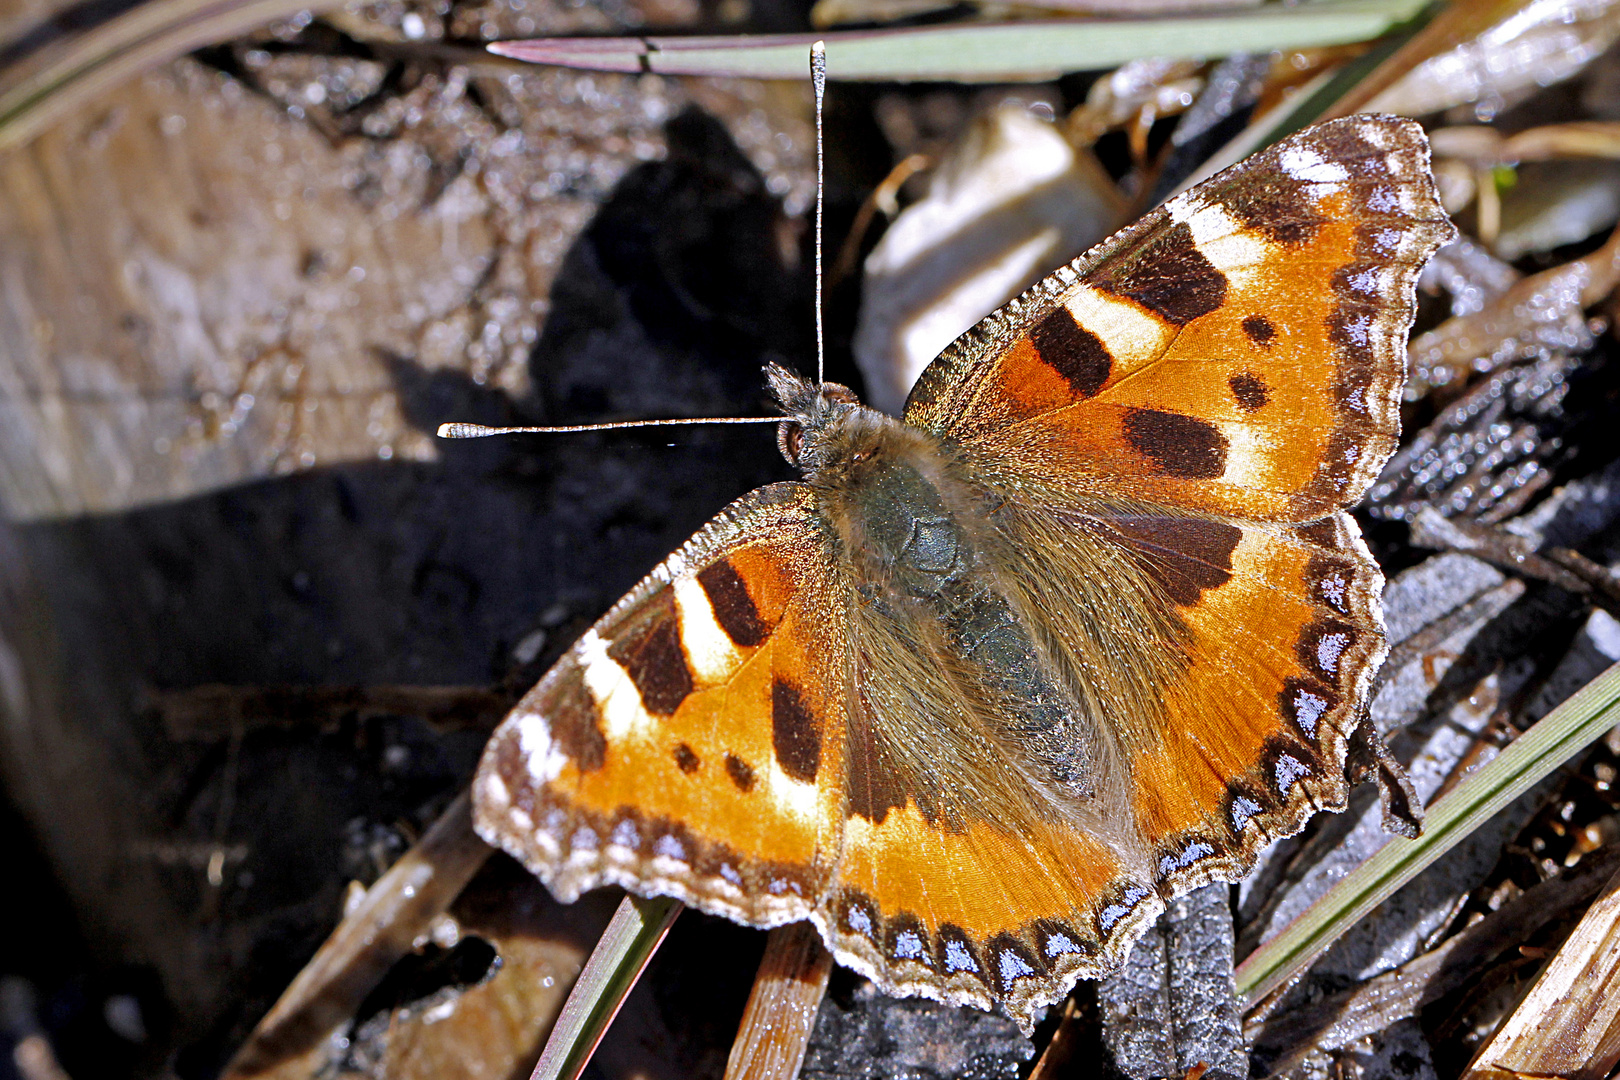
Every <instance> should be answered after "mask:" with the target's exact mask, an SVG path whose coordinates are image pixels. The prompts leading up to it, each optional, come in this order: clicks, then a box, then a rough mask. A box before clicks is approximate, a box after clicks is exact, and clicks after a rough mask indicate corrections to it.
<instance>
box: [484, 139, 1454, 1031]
mask: <svg viewBox="0 0 1620 1080" xmlns="http://www.w3.org/2000/svg"><path fill="white" fill-rule="evenodd" d="M1428 163H1429V152H1428V143H1427V141H1426V139H1425V137H1424V135H1423V132H1422V129H1421V128H1420V127H1419V126H1418V125H1417V124H1415V123H1413V122H1411V121H1408V120H1403V119H1399V118H1396V117H1390V116H1357V117H1352V118H1349V119H1345V120H1337V121H1332V122H1329V123H1325V124H1322V125H1319V126H1317V127H1315V128H1311V129H1309V130H1306V131H1304V132H1302V133H1300V134H1297V135H1294V136H1292V137H1291V138H1288V139H1286V140H1284V141H1282V142H1280V143H1278V144H1276V145H1274V146H1273V147H1271V148H1270V149H1268V150H1266V151H1264V152H1262V153H1260V154H1257V155H1255V156H1254V157H1252V158H1250V159H1249V160H1247V161H1246V162H1243V163H1241V164H1239V165H1237V166H1234V167H1233V168H1230V169H1228V170H1226V171H1225V172H1223V173H1221V174H1219V175H1218V176H1216V177H1214V178H1212V179H1211V180H1209V181H1207V182H1205V183H1203V184H1201V185H1199V186H1198V187H1196V188H1194V189H1192V190H1191V191H1189V192H1187V193H1185V194H1183V195H1180V196H1178V197H1176V198H1174V199H1172V200H1170V201H1169V202H1167V203H1165V204H1164V205H1163V206H1161V207H1159V208H1158V209H1155V210H1153V211H1152V212H1150V213H1148V214H1147V215H1146V216H1145V217H1143V218H1142V219H1140V220H1139V221H1138V222H1137V223H1136V224H1134V225H1132V226H1130V227H1128V228H1126V229H1125V230H1123V231H1121V232H1120V233H1118V234H1116V235H1115V236H1113V237H1111V238H1110V239H1108V240H1106V241H1104V242H1103V243H1101V244H1099V245H1098V246H1096V247H1095V248H1093V249H1092V250H1090V251H1088V252H1087V253H1085V254H1084V255H1082V256H1080V257H1079V258H1077V259H1076V260H1074V261H1073V262H1072V263H1070V264H1069V265H1067V266H1064V267H1061V268H1060V269H1058V270H1057V271H1056V272H1054V273H1053V274H1051V275H1050V276H1048V277H1047V278H1046V279H1045V280H1043V281H1041V282H1040V283H1038V284H1037V285H1035V286H1034V287H1032V288H1031V289H1029V290H1028V291H1027V292H1025V293H1024V294H1023V295H1021V296H1019V297H1018V298H1017V299H1015V300H1013V301H1011V302H1010V303H1008V304H1007V305H1005V306H1004V307H1002V308H1001V309H1000V310H998V311H996V312H994V313H993V314H991V315H989V316H987V317H986V318H985V319H984V320H983V321H982V322H980V323H979V324H978V325H977V326H975V327H974V328H973V329H972V330H970V331H968V332H967V333H966V334H964V335H963V336H962V337H961V338H959V339H958V340H957V341H956V342H955V343H954V344H952V345H951V346H950V347H948V348H947V349H946V350H945V351H944V352H943V353H941V354H940V356H939V357H938V358H937V359H936V360H935V361H934V362H933V363H932V364H931V365H930V366H929V367H928V368H927V369H926V370H925V371H924V373H923V375H922V377H921V378H920V380H919V381H918V383H917V385H916V386H915V387H914V388H913V390H912V391H911V395H910V398H909V399H908V401H907V403H906V406H905V410H904V414H903V416H902V417H901V418H899V419H895V418H893V417H889V416H886V415H883V414H881V413H878V412H875V411H873V410H871V409H868V408H866V407H864V406H862V405H861V404H860V403H859V402H858V401H857V400H856V397H855V395H854V394H853V393H851V392H850V391H849V390H848V389H847V388H845V387H843V386H839V385H836V384H831V383H820V384H818V383H815V382H812V381H807V380H805V379H802V378H800V377H798V376H797V375H794V374H792V373H791V372H789V371H787V370H785V369H783V368H780V367H775V366H773V367H770V368H768V369H767V372H766V375H767V381H768V383H769V386H770V390H771V392H772V393H773V394H774V395H775V397H776V400H777V401H778V402H779V403H780V406H781V409H782V412H783V414H784V419H783V421H782V422H781V425H780V427H779V431H778V443H779V445H780V448H781V451H782V453H783V455H784V456H785V457H786V458H787V460H788V461H789V462H791V463H792V464H793V465H795V466H797V467H798V469H799V470H800V472H801V474H802V477H803V478H802V479H801V480H799V481H796V482H790V483H778V484H772V485H769V486H766V487H763V488H760V489H758V490H756V491H754V492H752V493H750V494H748V495H746V496H744V497H743V498H741V499H739V500H737V501H736V502H734V503H732V504H731V505H730V506H729V507H727V508H726V509H725V510H724V511H723V512H721V513H720V515H719V516H718V517H716V518H715V519H714V520H713V521H712V522H710V523H709V524H708V525H707V526H706V527H705V528H704V529H703V530H702V531H700V532H699V533H698V534H697V535H696V536H694V537H693V538H692V539H691V540H690V541H688V542H687V543H686V544H685V545H684V546H683V547H681V548H680V549H679V550H678V551H676V552H675V553H674V554H672V555H671V556H670V557H669V558H668V559H667V560H665V561H664V562H663V563H662V564H661V565H660V566H658V567H657V568H656V569H655V570H653V571H652V572H651V573H650V574H649V575H648V576H647V577H646V579H645V580H643V581H642V582H641V583H640V584H639V585H637V586H636V588H635V589H634V590H632V591H631V592H630V594H629V595H627V596H626V597H624V598H623V599H622V600H620V601H619V602H618V603H617V604H616V605H615V606H614V607H613V608H612V610H610V611H609V612H608V613H607V614H606V615H605V616H604V617H603V618H602V619H601V620H600V621H599V622H597V623H596V624H595V625H594V626H593V627H592V628H591V629H589V630H588V631H586V633H585V634H584V636H583V637H581V638H580V639H579V641H578V642H576V643H575V644H574V645H573V647H572V648H571V649H569V651H568V652H567V653H566V654H565V655H564V656H563V657H562V659H561V660H559V661H558V662H557V664H556V665H555V666H554V667H552V668H551V670H550V671H549V672H548V673H547V674H546V675H545V676H544V677H543V678H542V679H541V680H540V682H539V683H538V685H536V686H535V687H534V689H533V690H531V691H530V692H529V693H528V694H527V695H526V696H525V697H524V698H523V699H522V701H521V702H520V703H519V704H518V706H517V707H516V708H515V709H514V710H513V712H512V713H511V715H510V716H508V717H507V719H506V720H505V721H504V722H503V723H502V724H501V726H500V727H499V729H498V730H497V731H496V732H495V734H494V735H493V737H492V738H491V740H490V742H489V744H488V747H487V748H486V750H485V752H484V756H483V759H482V762H481V764H480V766H479V770H478V775H477V778H476V780H475V782H474V789H473V790H474V800H475V815H476V822H477V827H478V829H479V832H480V833H481V835H483V836H484V837H485V838H486V839H487V840H489V841H490V842H492V843H493V844H495V845H497V846H499V847H501V848H503V849H505V850H506V851H507V852H509V853H511V854H512V855H514V856H516V857H517V858H518V859H520V860H521V861H522V862H523V863H524V865H526V866H527V867H528V868H529V869H530V870H532V871H533V872H534V873H535V874H536V875H538V876H539V877H540V878H541V879H542V880H543V881H544V882H545V883H546V885H547V886H549V887H550V889H551V891H552V892H553V893H554V894H555V895H556V896H557V898H558V899H560V900H563V901H571V900H573V899H575V898H576V897H578V896H579V895H580V894H581V893H582V892H584V891H586V890H588V889H592V888H595V887H597V886H601V885H607V884H614V885H620V886H623V887H624V888H626V889H629V890H632V891H634V892H637V893H641V894H644V895H666V896H673V897H678V898H679V899H681V900H683V901H685V902H686V903H688V904H690V905H692V906H694V907H697V908H700V909H702V910H704V911H707V912H712V913H715V914H719V915H724V916H727V917H729V918H732V919H735V920H737V921H739V922H743V923H747V924H749V925H753V926H760V927H769V926H777V925H781V924H785V923H789V922H794V921H798V920H804V919H808V920H811V921H812V922H813V923H814V924H815V926H816V927H817V928H818V930H819V931H820V934H821V937H822V938H823V940H824V941H825V942H826V945H827V947H828V948H829V949H830V950H831V951H832V953H833V955H834V956H835V957H836V958H837V960H838V961H839V962H841V963H843V964H845V965H847V966H849V967H851V968H854V969H856V970H857V971H860V972H862V973H864V974H865V975H867V976H868V977H870V978H871V979H872V980H873V981H874V982H875V983H876V984H877V985H878V986H879V987H880V988H881V989H883V990H885V991H887V992H889V993H891V994H898V995H911V994H917V995H923V996H925V997H929V998H933V999H936V1000H939V1001H943V1002H948V1003H953V1004H965V1005H974V1006H978V1007H980V1008H985V1009H990V1008H995V1007H1000V1008H1001V1009H1003V1010H1004V1011H1005V1012H1006V1013H1007V1014H1008V1015H1009V1016H1011V1017H1012V1018H1013V1019H1014V1020H1016V1021H1018V1022H1019V1023H1020V1024H1021V1025H1022V1026H1023V1027H1024V1029H1025V1030H1026V1031H1028V1030H1029V1029H1030V1028H1031V1027H1032V1025H1033V1023H1034V1022H1035V1019H1036V1018H1037V1016H1038V1013H1039V1009H1040V1008H1041V1007H1042V1006H1043V1005H1046V1004H1049V1003H1051V1002H1054V1001H1056V1000H1059V999H1060V998H1061V997H1062V996H1063V995H1064V994H1066V993H1067V992H1068V990H1069V989H1070V988H1071V987H1072V986H1073V984H1074V982H1075V981H1076V980H1077V979H1078V978H1081V977H1097V976H1101V975H1104V974H1106V973H1108V972H1110V971H1112V970H1114V969H1116V968H1117V967H1118V966H1119V965H1120V964H1121V963H1122V961H1123V959H1124V957H1125V955H1126V954H1127V953H1128V951H1129V949H1130V947H1131V945H1132V943H1133V942H1134V941H1135V940H1136V939H1137V937H1139V936H1140V935H1141V933H1142V932H1143V931H1144V930H1145V929H1146V928H1147V926H1149V925H1150V924H1151V923H1152V921H1153V920H1154V919H1155V918H1156V917H1157V915H1158V914H1159V913H1160V912H1161V911H1162V910H1163V908H1164V905H1165V902H1166V901H1167V900H1168V899H1169V898H1172V897H1174V896H1176V895H1179V894H1182V893H1185V892H1187V891H1189V890H1191V889H1193V888H1195V887H1197V886H1200V885H1203V884H1205V883H1208V882H1212V881H1236V880H1239V879H1241V878H1242V877H1243V876H1244V875H1245V874H1246V873H1247V872H1248V871H1249V869H1250V868H1251V867H1252V865H1253V863H1254V860H1255V857H1256V855H1257V853H1258V852H1259V851H1260V849H1261V848H1262V847H1264V846H1265V845H1267V844H1268V843H1270V842H1271V841H1273V840H1275V839H1277V838H1279V837H1283V836H1288V835H1291V834H1293V833H1296V832H1298V831H1299V830H1300V829H1301V828H1303V827H1304V824H1305V822H1306V821H1307V819H1308V818H1310V816H1311V815H1312V814H1314V813H1315V812H1316V811H1318V810H1340V809H1343V807H1344V805H1345V798H1346V792H1347V789H1348V786H1349V783H1350V781H1351V779H1352V774H1354V775H1360V774H1365V773H1377V774H1380V775H1381V776H1382V777H1383V778H1384V780H1385V781H1386V788H1387V789H1388V790H1390V791H1393V792H1395V793H1396V794H1395V799H1396V801H1397V803H1398V802H1399V799H1400V797H1401V796H1400V792H1402V791H1405V792H1406V793H1407V797H1408V798H1410V788H1409V786H1407V787H1404V788H1403V787H1402V784H1401V782H1402V781H1403V779H1404V777H1403V776H1402V774H1401V773H1400V767H1399V765H1398V764H1396V763H1395V762H1394V760H1393V759H1392V758H1391V757H1390V756H1389V753H1388V751H1387V750H1386V749H1385V748H1384V746H1383V743H1382V741H1381V740H1380V738H1379V736H1378V735H1377V733H1376V731H1375V730H1374V729H1373V728H1372V727H1371V725H1370V723H1369V721H1368V720H1367V717H1366V707H1367V701H1368V695H1369V687H1370V684H1371V682H1372V678H1373V675H1374V672H1375V671H1376V670H1377V668H1378V666H1379V664H1380V663H1381V662H1382V660H1383V657H1384V655H1385V652H1386V644H1385V636H1384V625H1383V618H1382V615H1381V613H1380V610H1379V597H1380V592H1381V589H1382V586H1383V577H1382V575H1381V573H1380V571H1379V568H1378V565H1377V563H1376V562H1375V561H1374V560H1373V558H1372V556H1371V554H1370V553H1369V551H1368V549H1367V546H1366V544H1365V543H1364V542H1363V540H1362V537H1361V535H1360V532H1359V529H1358V527H1357V525H1356V523H1355V521H1354V519H1352V518H1351V517H1350V516H1349V515H1348V514H1347V513H1346V512H1345V509H1346V508H1347V507H1349V506H1351V505H1353V504H1354V503H1356V502H1357V501H1358V500H1359V499H1360V498H1361V497H1362V495H1363V493H1364V492H1365V490H1366V489H1367V487H1368V485H1369V484H1370V483H1371V482H1372V480H1373V479H1374V478H1375V477H1376V476H1377V475H1378V472H1379V469H1380V467H1381V466H1382V465H1383V463H1384V462H1385V461H1386V460H1387V459H1388V457H1389V456H1390V454H1391V452H1392V451H1393V450H1394V448H1395V445H1396V437H1397V433H1398V430H1399V397H1400V391H1401V387H1402V383H1403V381H1404V377H1405V344H1406V335H1407V332H1408V330H1409V329H1410V327H1411V323H1412V319H1413V313H1414V307H1415V304H1414V290H1415V279H1416V276H1417V273H1418V271H1419V269H1420V268H1421V267H1422V265H1423V263H1424V262H1425V261H1426V260H1427V259H1428V257H1429V256H1430V255H1431V254H1432V253H1433V252H1434V250H1435V249H1436V248H1437V247H1438V246H1439V245H1441V244H1442V243H1444V242H1446V241H1447V240H1449V239H1450V238H1451V237H1452V236H1453V235H1454V234H1455V230H1454V229H1453V227H1452V225H1451V223H1450V221H1449V219H1448V218H1447V217H1446V214H1445V212H1444V211H1443V209H1442V208H1441V206H1440V204H1439V201H1438V199H1437V197H1436V194H1435V189H1434V184H1433V180H1432V177H1431V174H1430V172H1429V164H1428ZM1417 809H1418V808H1417V807H1416V806H1415V805H1412V806H1407V807H1404V808H1402V807H1397V812H1396V814H1395V817H1396V819H1401V818H1405V819H1408V820H1410V819H1412V818H1413V817H1415V814H1416V813H1417Z"/></svg>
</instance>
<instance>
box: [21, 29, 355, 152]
mask: <svg viewBox="0 0 1620 1080" xmlns="http://www.w3.org/2000/svg"><path fill="white" fill-rule="evenodd" d="M341 3H342V0H153V2H149V3H145V4H140V5H138V6H136V7H135V8H133V9H131V10H130V11H127V12H125V13H124V14H122V15H118V16H116V17H114V18H112V19H108V20H107V21H106V22H105V23H103V24H101V25H99V26H96V27H94V28H93V29H90V30H87V31H84V32H83V33H81V34H78V35H77V36H75V37H72V38H70V39H69V40H67V41H66V42H64V43H63V44H62V45H61V46H60V48H59V50H57V52H56V55H55V56H52V57H49V58H44V59H42V60H41V61H40V62H39V63H38V64H37V66H35V67H34V70H32V71H31V72H29V73H28V74H27V75H25V76H24V77H23V78H22V79H21V80H19V81H18V82H17V83H15V84H14V85H12V86H9V87H5V88H3V89H0V149H5V148H6V147H8V146H14V145H17V144H18V143H22V142H25V141H27V140H28V139H30V138H32V137H33V136H34V135H36V134H38V133H39V132H40V131H41V130H42V129H43V128H44V127H45V126H46V125H48V124H50V123H51V122H52V121H53V120H55V119H57V118H58V117H60V116H62V115H63V114H65V113H66V112H67V111H69V110H71V109H72V108H73V107H74V106H75V105H77V104H80V103H82V102H83V101H84V100H85V99H86V98H88V97H91V96H93V95H95V94H98V93H101V92H102V91H104V90H108V89H110V88H112V87H114V86H117V85H118V84H119V83H120V82H123V81H124V80H125V79H128V78H130V77H132V76H134V75H137V74H139V73H140V72H142V71H145V70H146V69H147V68H150V67H155V66H156V65H158V64H161V63H163V62H164V61H167V60H172V59H174V58H175V57H177V56H182V55H184V54H185V53H188V52H190V51H191V50H192V49H196V48H200V47H202V46H204V45H212V44H213V43H214V42H217V41H225V40H227V39H229V38H232V37H236V36H237V35H239V34H245V33H247V32H248V31H249V30H254V29H257V28H258V27H260V26H263V25H264V24H266V23H269V22H274V21H275V20H277V19H284V18H288V17H290V16H293V15H296V14H298V13H299V12H300V11H314V12H316V13H319V12H321V11H324V10H328V9H331V8H335V7H338V6H340V4H341Z"/></svg>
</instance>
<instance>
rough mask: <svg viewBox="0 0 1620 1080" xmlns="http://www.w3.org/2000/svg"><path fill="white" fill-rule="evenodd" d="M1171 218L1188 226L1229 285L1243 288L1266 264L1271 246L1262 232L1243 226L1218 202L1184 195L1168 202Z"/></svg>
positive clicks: (1205, 256) (1204, 253) (1166, 205)
mask: <svg viewBox="0 0 1620 1080" xmlns="http://www.w3.org/2000/svg"><path fill="white" fill-rule="evenodd" d="M1165 210H1166V211H1167V212H1168V213H1169V214H1170V220H1171V221H1174V222H1177V223H1178V224H1181V225H1185V226H1187V230H1188V231H1189V232H1191V233H1192V235H1193V241H1194V242H1195V243H1196V244H1197V245H1198V251H1199V253H1200V254H1202V255H1203V256H1204V258H1206V259H1208V260H1209V262H1210V265H1212V266H1214V267H1215V269H1217V270H1219V271H1220V272H1221V273H1222V274H1224V275H1226V280H1227V285H1228V287H1229V288H1239V289H1240V288H1242V287H1243V286H1244V285H1246V284H1248V281H1249V278H1250V277H1252V276H1253V275H1254V274H1255V272H1256V271H1257V270H1258V269H1259V268H1260V267H1261V266H1262V265H1264V264H1265V262H1266V260H1267V258H1268V257H1270V249H1269V246H1268V245H1267V243H1266V241H1265V239H1264V238H1263V237H1262V236H1261V235H1260V233H1259V232H1258V231H1256V230H1253V229H1248V228H1245V227H1244V226H1243V224H1242V223H1241V222H1239V221H1238V220H1237V219H1236V218H1234V217H1233V216H1232V215H1231V214H1229V213H1228V212H1227V211H1226V208H1225V207H1223V206H1221V205H1220V204H1219V203H1216V202H1209V201H1206V200H1204V199H1201V198H1198V199H1195V198H1191V197H1189V196H1182V197H1181V198H1179V199H1174V200H1172V201H1171V202H1169V203H1166V204H1165Z"/></svg>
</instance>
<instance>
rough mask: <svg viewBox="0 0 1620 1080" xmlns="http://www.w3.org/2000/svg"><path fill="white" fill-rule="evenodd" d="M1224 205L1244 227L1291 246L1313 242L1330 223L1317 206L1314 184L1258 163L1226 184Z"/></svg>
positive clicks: (1222, 202) (1274, 241)
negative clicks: (1320, 230)
mask: <svg viewBox="0 0 1620 1080" xmlns="http://www.w3.org/2000/svg"><path fill="white" fill-rule="evenodd" d="M1221 205H1222V206H1223V207H1225V209H1226V212H1227V213H1228V214H1231V215H1232V216H1233V217H1234V218H1236V219H1237V220H1238V221H1239V222H1241V223H1242V224H1243V225H1244V226H1245V227H1247V228H1250V229H1253V230H1255V231H1256V232H1258V233H1259V234H1260V235H1261V236H1264V237H1265V238H1266V239H1267V240H1270V241H1271V242H1272V243H1274V244H1283V245H1286V246H1289V247H1293V246H1295V245H1299V244H1307V243H1310V241H1311V240H1313V239H1315V238H1316V233H1317V230H1319V229H1320V228H1321V227H1322V226H1323V225H1325V224H1327V218H1326V217H1324V216H1323V214H1322V213H1321V211H1320V210H1319V209H1318V205H1319V204H1318V201H1317V196H1316V191H1315V185H1312V184H1306V183H1303V182H1302V181H1299V180H1296V179H1294V178H1293V177H1292V176H1289V175H1288V174H1287V173H1286V172H1283V171H1282V169H1280V168H1275V167H1274V168H1270V169H1267V168H1265V167H1263V166H1261V165H1260V164H1259V163H1256V164H1255V165H1251V166H1250V167H1249V168H1248V169H1246V170H1245V171H1244V175H1243V176H1242V177H1241V178H1240V179H1238V180H1236V181H1234V182H1233V183H1232V184H1231V185H1230V186H1229V187H1228V188H1227V190H1226V192H1225V198H1223V199H1222V200H1221Z"/></svg>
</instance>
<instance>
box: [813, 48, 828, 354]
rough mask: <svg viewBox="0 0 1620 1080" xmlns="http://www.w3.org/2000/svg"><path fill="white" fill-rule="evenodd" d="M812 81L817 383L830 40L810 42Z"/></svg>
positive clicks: (821, 350)
mask: <svg viewBox="0 0 1620 1080" xmlns="http://www.w3.org/2000/svg"><path fill="white" fill-rule="evenodd" d="M810 82H811V84H812V85H814V86H815V88H816V385H818V386H819V385H821V383H823V382H825V381H826V366H827V335H826V332H825V330H824V328H823V327H822V325H821V215H822V212H823V210H824V209H825V207H824V205H823V204H825V203H826V201H827V196H826V190H825V188H824V186H823V182H822V157H823V155H822V150H821V128H822V119H821V111H822V108H821V106H822V100H823V99H824V98H825V97H826V96H827V43H826V42H825V41H818V42H816V43H815V44H814V45H812V46H810Z"/></svg>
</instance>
